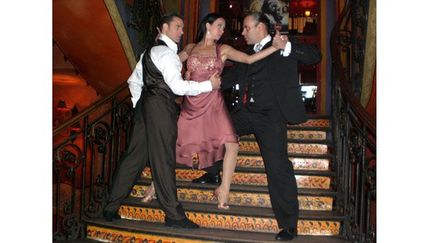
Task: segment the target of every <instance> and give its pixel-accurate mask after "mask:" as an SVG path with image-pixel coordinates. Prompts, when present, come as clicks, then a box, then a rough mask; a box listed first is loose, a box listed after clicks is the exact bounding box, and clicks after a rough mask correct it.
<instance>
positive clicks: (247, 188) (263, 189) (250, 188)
mask: <svg viewBox="0 0 432 243" xmlns="http://www.w3.org/2000/svg"><path fill="white" fill-rule="evenodd" d="M150 183H151V180H150V179H147V178H140V179H138V180H137V182H136V184H135V185H145V186H149V185H150ZM176 185H177V188H182V189H195V190H196V189H202V190H214V189H216V187H218V185H212V184H198V183H191V182H185V181H177V183H176ZM297 190H298V195H301V196H320V197H336V195H337V192H336V191H333V190H332V189H318V188H298V189H297ZM231 191H232V192H244V193H268V187H267V186H257V185H239V184H232V185H231Z"/></svg>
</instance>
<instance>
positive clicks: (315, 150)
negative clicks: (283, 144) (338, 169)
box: [239, 141, 329, 154]
mask: <svg viewBox="0 0 432 243" xmlns="http://www.w3.org/2000/svg"><path fill="white" fill-rule="evenodd" d="M239 145H240V147H239V152H260V149H259V146H258V143H257V142H256V141H240V143H239ZM328 147H329V146H328V145H327V144H322V143H288V145H287V149H288V153H293V154H327V153H328Z"/></svg>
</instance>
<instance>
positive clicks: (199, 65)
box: [176, 46, 239, 169]
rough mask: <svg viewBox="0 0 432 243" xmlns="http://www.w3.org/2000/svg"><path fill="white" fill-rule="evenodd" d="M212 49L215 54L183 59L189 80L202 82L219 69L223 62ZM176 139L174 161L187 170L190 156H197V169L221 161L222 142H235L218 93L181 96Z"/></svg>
mask: <svg viewBox="0 0 432 243" xmlns="http://www.w3.org/2000/svg"><path fill="white" fill-rule="evenodd" d="M219 49H220V47H219V46H217V47H216V53H215V55H213V56H211V55H198V54H191V55H190V56H189V58H188V60H187V70H188V72H189V74H190V78H189V79H190V80H194V81H198V82H200V81H205V80H208V79H209V78H210V76H211V75H212V74H213V73H214V72H215V71H217V72H218V73H219V74H221V73H222V70H223V65H224V64H223V62H222V60H221V58H220V53H219ZM177 127H178V136H177V144H176V160H177V163H179V164H184V165H187V166H189V167H196V165H193V162H192V157H193V155H195V154H198V158H199V162H198V166H197V167H198V169H202V168H206V167H209V166H211V165H213V163H214V162H215V161H218V160H222V159H223V157H224V153H225V146H224V144H225V143H238V140H239V139H238V136H237V135H236V134H235V131H234V128H233V125H232V122H231V118H230V116H229V112H228V110H227V108H226V107H225V104H224V99H223V95H222V92H221V91H220V90H213V91H211V92H209V93H203V94H200V95H197V96H185V97H184V100H183V103H182V105H181V111H180V116H179V119H178V122H177Z"/></svg>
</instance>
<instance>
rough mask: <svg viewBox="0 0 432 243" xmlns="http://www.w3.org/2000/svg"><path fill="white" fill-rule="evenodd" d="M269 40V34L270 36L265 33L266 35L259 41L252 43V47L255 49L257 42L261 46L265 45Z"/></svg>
mask: <svg viewBox="0 0 432 243" xmlns="http://www.w3.org/2000/svg"><path fill="white" fill-rule="evenodd" d="M269 41H271V36H270V35H267V36H266V37H264V39H262V40H261V41H260V42H258V43H256V44H255V45H254V49H255V47H256V46H257V45H258V44H260V45H261V47H263V46H265V45H266V44H267V42H269Z"/></svg>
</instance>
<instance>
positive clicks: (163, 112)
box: [105, 92, 186, 220]
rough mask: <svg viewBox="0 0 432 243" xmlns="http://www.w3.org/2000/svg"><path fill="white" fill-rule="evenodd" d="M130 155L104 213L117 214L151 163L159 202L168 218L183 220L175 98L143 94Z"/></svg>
mask: <svg viewBox="0 0 432 243" xmlns="http://www.w3.org/2000/svg"><path fill="white" fill-rule="evenodd" d="M132 132H133V133H132V136H131V141H130V144H129V146H128V148H127V151H126V152H125V154H124V155H123V157H122V159H121V160H120V161H119V163H118V167H117V170H116V174H115V176H114V180H113V184H112V187H111V190H110V194H109V198H108V204H107V205H106V206H105V211H109V212H117V210H118V209H119V207H120V203H121V200H122V199H123V198H126V197H127V196H128V195H129V193H130V191H131V189H132V187H133V186H134V184H135V182H136V180H137V179H138V178H139V177H140V174H141V172H142V170H143V169H144V168H145V167H146V166H147V165H148V163H150V166H151V172H152V177H153V182H154V186H155V189H156V194H157V198H158V200H159V203H160V205H161V207H162V210H163V211H164V212H165V214H166V216H167V217H168V218H170V219H173V220H181V219H184V218H185V217H186V216H185V213H184V210H183V207H182V206H181V204H180V203H179V201H178V198H177V187H176V180H175V167H176V163H175V143H176V139H177V111H176V106H175V103H174V99H173V98H171V97H170V98H168V97H165V96H163V95H160V94H148V93H145V92H143V93H142V94H141V98H140V99H139V101H138V103H137V105H136V108H135V114H134V127H133V130H132Z"/></svg>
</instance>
